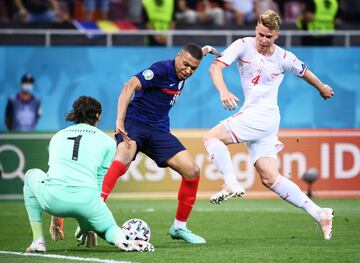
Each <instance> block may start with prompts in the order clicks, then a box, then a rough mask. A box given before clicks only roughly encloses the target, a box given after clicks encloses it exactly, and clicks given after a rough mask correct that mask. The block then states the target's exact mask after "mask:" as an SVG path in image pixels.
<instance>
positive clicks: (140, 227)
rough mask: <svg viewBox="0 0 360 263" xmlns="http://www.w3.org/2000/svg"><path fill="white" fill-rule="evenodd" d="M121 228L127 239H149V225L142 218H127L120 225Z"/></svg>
mask: <svg viewBox="0 0 360 263" xmlns="http://www.w3.org/2000/svg"><path fill="white" fill-rule="evenodd" d="M121 229H122V230H123V231H124V234H125V237H126V239H127V240H142V241H149V240H150V236H151V231H150V226H149V225H148V224H147V223H146V222H145V221H144V220H142V219H138V218H132V219H129V220H128V221H126V222H125V223H124V224H123V225H122V226H121Z"/></svg>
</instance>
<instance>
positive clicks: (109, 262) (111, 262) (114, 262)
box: [0, 250, 131, 263]
mask: <svg viewBox="0 0 360 263" xmlns="http://www.w3.org/2000/svg"><path fill="white" fill-rule="evenodd" d="M0 254H10V255H16V256H24V257H44V258H56V259H68V260H74V261H84V262H100V263H131V261H118V260H113V259H101V258H82V257H75V256H63V255H56V254H36V253H24V252H16V251H4V250H0Z"/></svg>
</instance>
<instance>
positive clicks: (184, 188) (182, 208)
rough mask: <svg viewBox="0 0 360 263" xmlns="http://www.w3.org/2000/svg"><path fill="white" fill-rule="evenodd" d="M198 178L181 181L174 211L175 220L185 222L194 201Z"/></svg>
mask: <svg viewBox="0 0 360 263" xmlns="http://www.w3.org/2000/svg"><path fill="white" fill-rule="evenodd" d="M199 180H200V177H196V178H192V179H186V178H183V179H182V181H181V185H180V189H179V193H178V207H177V210H176V217H175V218H176V219H177V220H178V221H181V222H186V221H187V219H188V217H189V215H190V213H191V210H192V208H193V207H194V203H195V200H196V193H197V189H198V186H199Z"/></svg>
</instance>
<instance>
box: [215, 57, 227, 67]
mask: <svg viewBox="0 0 360 263" xmlns="http://www.w3.org/2000/svg"><path fill="white" fill-rule="evenodd" d="M215 60H216V61H219V62H221V63H223V64H224V65H225V66H227V67H228V66H229V65H228V64H226V63H225V62H224V61H221V60H220V59H218V58H217V59H215Z"/></svg>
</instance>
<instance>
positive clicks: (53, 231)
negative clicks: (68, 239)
mask: <svg viewBox="0 0 360 263" xmlns="http://www.w3.org/2000/svg"><path fill="white" fill-rule="evenodd" d="M63 228H64V218H61V217H55V216H51V221H50V229H49V232H50V236H51V239H52V240H54V241H55V242H56V241H58V240H60V239H61V240H63V239H64V231H63Z"/></svg>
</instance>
